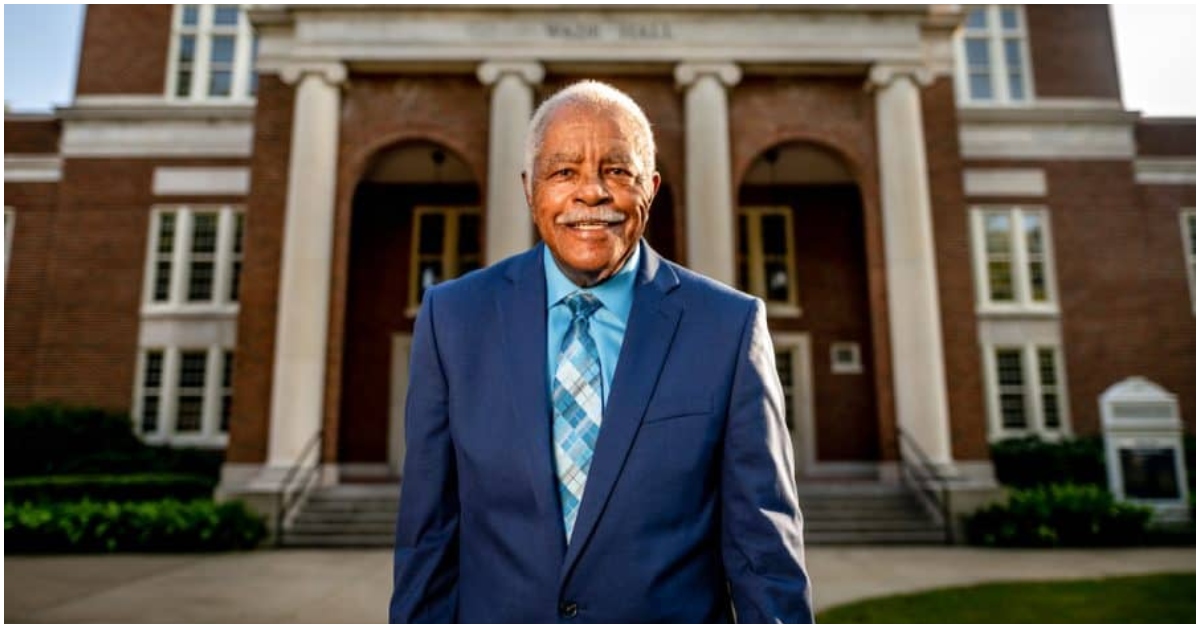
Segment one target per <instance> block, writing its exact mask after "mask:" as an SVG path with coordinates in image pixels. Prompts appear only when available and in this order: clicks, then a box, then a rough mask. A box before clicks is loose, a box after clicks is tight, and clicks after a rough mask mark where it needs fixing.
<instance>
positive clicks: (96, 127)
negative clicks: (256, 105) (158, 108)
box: [62, 119, 254, 157]
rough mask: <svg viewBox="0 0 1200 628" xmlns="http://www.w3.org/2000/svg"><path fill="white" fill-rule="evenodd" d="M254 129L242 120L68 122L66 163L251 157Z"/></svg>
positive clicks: (64, 138)
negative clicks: (84, 159)
mask: <svg viewBox="0 0 1200 628" xmlns="http://www.w3.org/2000/svg"><path fill="white" fill-rule="evenodd" d="M253 141H254V125H253V123H252V122H250V121H241V120H222V119H215V120H192V119H181V120H161V119H160V120H148V121H133V120H94V121H93V120H88V121H83V120H79V121H74V122H68V123H67V124H65V125H64V128H63V135H62V155H63V156H64V157H250V154H251V151H252V148H253Z"/></svg>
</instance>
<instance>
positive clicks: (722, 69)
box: [675, 63, 742, 88]
mask: <svg viewBox="0 0 1200 628" xmlns="http://www.w3.org/2000/svg"><path fill="white" fill-rule="evenodd" d="M702 76H713V77H715V78H716V79H717V80H718V81H720V82H721V84H722V85H724V86H725V87H733V86H734V85H737V84H738V83H739V82H741V80H742V69H741V68H739V67H738V66H737V64H735V63H680V64H679V65H677V66H675V85H676V86H678V87H684V88H687V87H691V86H692V84H693V83H695V82H696V81H697V80H698V79H699V78H700V77H702Z"/></svg>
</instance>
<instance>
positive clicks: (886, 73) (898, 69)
mask: <svg viewBox="0 0 1200 628" xmlns="http://www.w3.org/2000/svg"><path fill="white" fill-rule="evenodd" d="M899 78H907V79H909V80H911V81H912V82H913V83H914V84H915V85H917V86H918V87H928V86H930V85H932V84H933V81H934V79H935V78H937V76H936V73H935V72H934V71H933V70H932V69H930V68H929V67H927V66H925V65H924V64H919V63H876V64H873V65H872V66H871V71H870V72H869V73H868V74H867V82H866V84H865V85H864V86H863V87H864V88H865V89H866V90H867V91H873V90H876V89H883V88H885V87H887V86H888V85H891V84H892V82H893V81H895V80H896V79H899Z"/></svg>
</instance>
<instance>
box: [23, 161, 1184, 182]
mask: <svg viewBox="0 0 1200 628" xmlns="http://www.w3.org/2000/svg"><path fill="white" fill-rule="evenodd" d="M1133 172H1134V179H1135V180H1136V181H1137V182H1138V183H1139V184H1141V185H1196V160H1195V159H1194V158H1189V157H1138V158H1137V160H1136V161H1134V162H1133ZM6 174H7V173H6Z"/></svg>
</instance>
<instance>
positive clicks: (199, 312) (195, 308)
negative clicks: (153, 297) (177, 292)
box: [142, 303, 238, 319]
mask: <svg viewBox="0 0 1200 628" xmlns="http://www.w3.org/2000/svg"><path fill="white" fill-rule="evenodd" d="M237 313H238V305H237V304H236V303H233V304H225V305H210V304H196V305H143V306H142V318H148V319H155V318H163V319H166V318H182V319H188V318H195V319H201V318H235V317H236V316H237Z"/></svg>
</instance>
